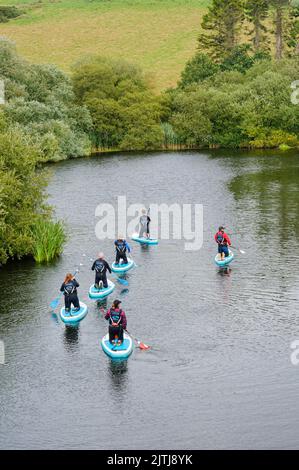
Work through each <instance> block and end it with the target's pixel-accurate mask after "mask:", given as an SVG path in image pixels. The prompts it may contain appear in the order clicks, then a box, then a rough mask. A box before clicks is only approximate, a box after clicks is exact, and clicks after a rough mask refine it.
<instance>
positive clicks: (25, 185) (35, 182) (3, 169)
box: [0, 113, 50, 263]
mask: <svg viewBox="0 0 299 470" xmlns="http://www.w3.org/2000/svg"><path fill="white" fill-rule="evenodd" d="M0 123H1V126H0V263H5V262H6V261H7V259H8V258H14V257H17V258H21V257H22V256H25V255H30V254H31V253H32V249H33V239H32V232H31V229H32V225H33V224H34V222H35V221H36V220H37V218H38V217H40V216H43V217H45V219H47V217H48V216H49V214H50V212H49V208H47V206H46V205H45V193H44V189H45V186H46V183H47V179H46V177H45V173H44V172H41V171H39V172H36V171H35V168H36V164H37V161H38V160H39V152H38V149H37V148H36V147H35V146H34V145H32V144H31V143H30V141H28V138H26V136H24V134H22V133H21V132H20V131H19V130H15V129H14V128H11V127H10V126H9V125H8V124H7V123H6V122H5V119H4V116H3V114H2V113H1V114H0Z"/></svg>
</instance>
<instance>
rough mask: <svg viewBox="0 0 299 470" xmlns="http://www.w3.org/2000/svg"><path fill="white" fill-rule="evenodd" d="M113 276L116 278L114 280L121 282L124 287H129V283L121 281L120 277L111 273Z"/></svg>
mask: <svg viewBox="0 0 299 470" xmlns="http://www.w3.org/2000/svg"><path fill="white" fill-rule="evenodd" d="M111 276H112V277H114V279H116V280H117V282H119V283H120V284H122V285H123V286H128V285H129V283H128V281H126V280H125V279H121V278H120V277H118V276H117V275H116V274H113V273H111Z"/></svg>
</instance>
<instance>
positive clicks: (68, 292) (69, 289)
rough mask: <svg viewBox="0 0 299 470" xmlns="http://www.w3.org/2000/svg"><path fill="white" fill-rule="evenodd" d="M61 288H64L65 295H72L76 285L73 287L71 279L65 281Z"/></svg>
mask: <svg viewBox="0 0 299 470" xmlns="http://www.w3.org/2000/svg"><path fill="white" fill-rule="evenodd" d="M63 290H64V293H65V295H72V294H73V293H74V292H75V290H76V287H75V285H74V283H73V281H69V282H67V283H66V284H65V286H64V288H63Z"/></svg>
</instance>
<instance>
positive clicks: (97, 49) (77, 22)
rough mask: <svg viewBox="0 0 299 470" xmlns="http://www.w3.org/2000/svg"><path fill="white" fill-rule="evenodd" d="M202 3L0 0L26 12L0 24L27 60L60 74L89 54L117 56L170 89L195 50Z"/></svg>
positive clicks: (176, 0) (202, 0) (199, 0)
mask: <svg viewBox="0 0 299 470" xmlns="http://www.w3.org/2000/svg"><path fill="white" fill-rule="evenodd" d="M208 3H209V1H208V0H39V1H38V0H36V1H34V0H0V5H17V6H19V7H21V8H22V7H23V8H24V10H25V11H26V13H25V14H24V15H23V16H22V17H20V18H17V19H15V20H11V21H10V22H8V23H2V24H0V35H1V36H5V37H8V38H9V39H11V40H13V41H15V42H16V45H17V49H18V52H19V53H20V54H22V55H23V56H24V57H26V58H28V59H29V60H31V61H32V62H36V63H49V62H50V63H54V64H56V65H58V66H60V67H61V68H63V69H64V70H66V71H67V70H69V69H70V66H71V65H72V64H73V63H74V62H76V61H77V60H78V59H80V58H81V57H83V56H85V55H89V54H94V53H96V54H101V55H105V56H113V57H122V58H125V59H127V60H129V61H131V62H133V63H135V64H139V65H140V66H141V67H142V68H143V69H144V71H145V72H146V73H148V74H149V75H151V76H152V80H153V83H154V86H155V87H156V89H158V90H160V89H165V88H167V87H169V86H171V85H175V83H176V82H177V79H178V77H179V75H180V72H181V70H182V69H183V67H184V65H185V63H186V61H187V60H188V59H189V58H190V57H192V55H193V54H194V51H195V49H196V38H197V35H198V31H199V28H200V22H201V18H202V15H203V13H204V11H205V8H206V7H207V5H208Z"/></svg>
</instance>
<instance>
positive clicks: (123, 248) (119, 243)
mask: <svg viewBox="0 0 299 470" xmlns="http://www.w3.org/2000/svg"><path fill="white" fill-rule="evenodd" d="M116 249H117V251H118V252H119V253H125V252H126V249H127V247H126V242H125V241H124V240H123V241H118V240H117V241H116Z"/></svg>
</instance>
